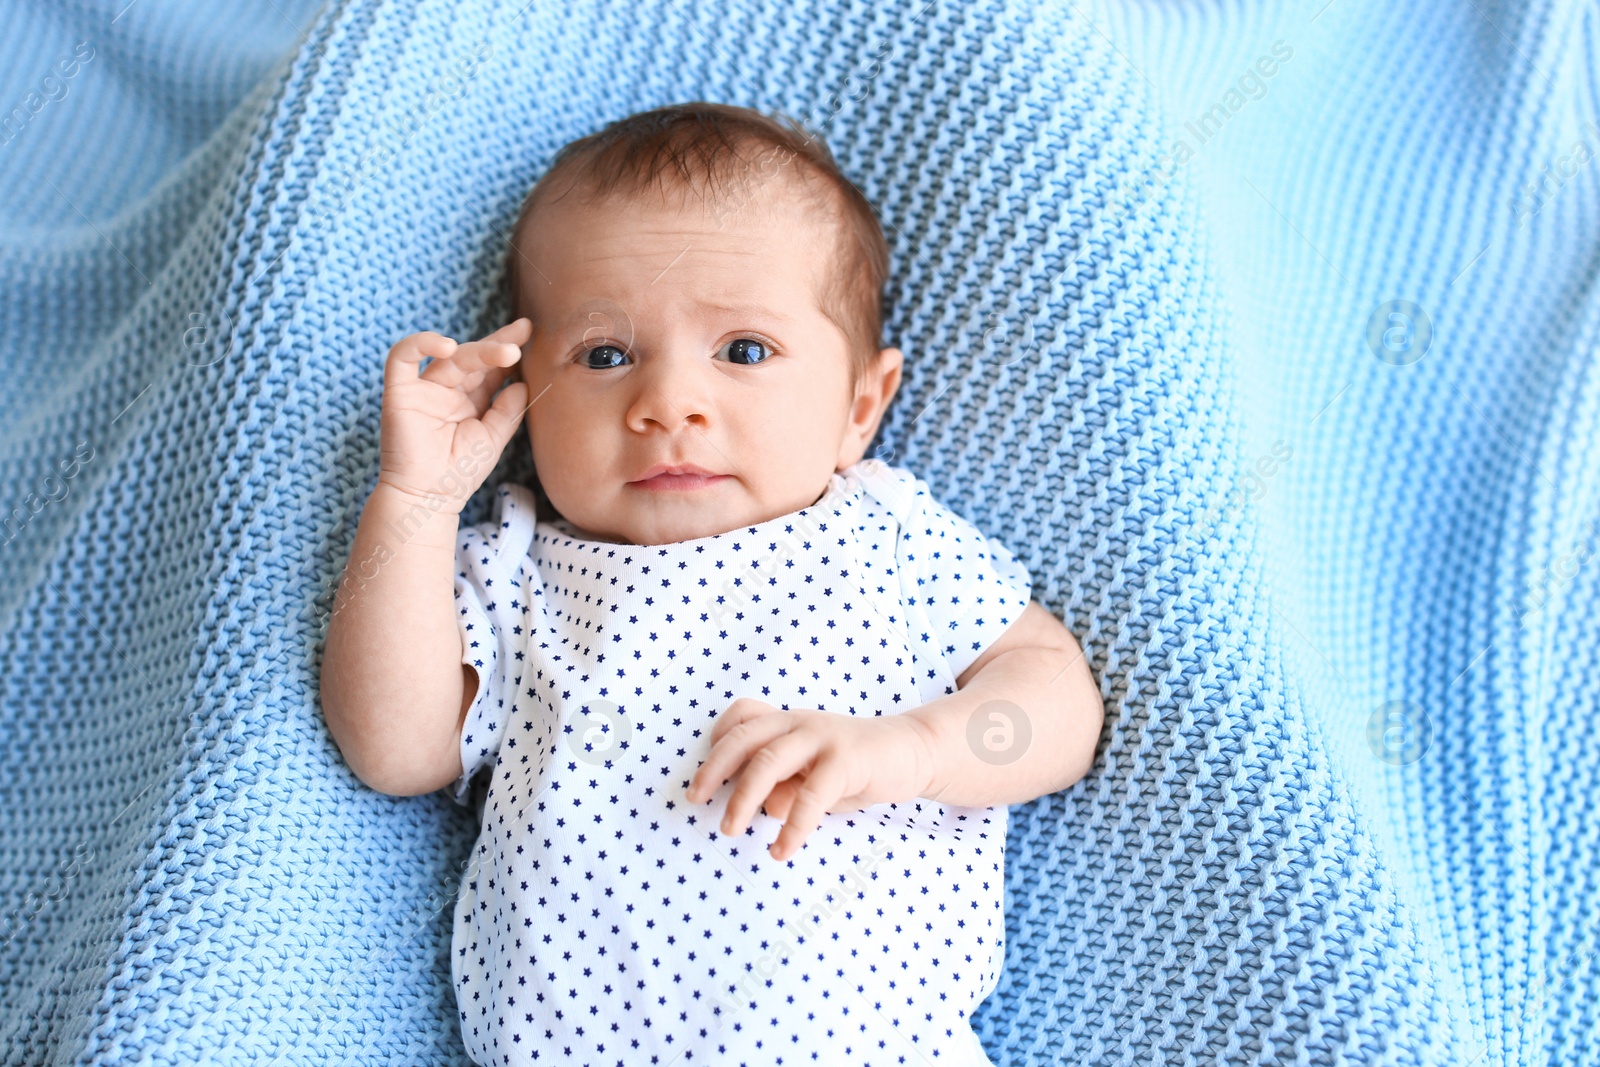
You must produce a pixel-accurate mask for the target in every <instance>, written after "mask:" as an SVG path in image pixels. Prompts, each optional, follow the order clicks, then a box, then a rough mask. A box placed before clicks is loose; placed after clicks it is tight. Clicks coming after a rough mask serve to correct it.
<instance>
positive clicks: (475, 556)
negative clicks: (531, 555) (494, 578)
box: [456, 482, 538, 570]
mask: <svg viewBox="0 0 1600 1067" xmlns="http://www.w3.org/2000/svg"><path fill="white" fill-rule="evenodd" d="M536 510H537V508H536V505H535V503H534V498H533V490H531V489H529V488H528V487H527V486H523V485H518V484H516V483H515V482H503V483H501V484H500V485H499V486H497V487H496V488H495V494H494V504H493V510H492V512H491V514H490V517H489V518H487V519H485V520H484V521H482V522H478V523H472V524H470V525H463V526H462V527H461V529H460V530H459V531H458V532H457V534H456V558H457V560H458V562H460V563H461V565H462V566H463V568H465V569H468V570H474V569H484V568H494V569H499V568H501V567H504V566H505V565H507V564H515V563H517V562H519V561H521V560H522V559H524V558H525V557H526V556H527V555H528V552H529V550H530V549H531V548H532V546H533V538H534V527H535V526H536V525H537V518H538V516H537V514H536Z"/></svg>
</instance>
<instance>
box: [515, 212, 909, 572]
mask: <svg viewBox="0 0 1600 1067" xmlns="http://www.w3.org/2000/svg"><path fill="white" fill-rule="evenodd" d="M578 199H579V198H578V197H576V196H569V197H566V198H565V199H562V200H559V201H556V202H555V203H551V204H546V205H543V206H542V207H541V208H540V209H539V210H538V212H537V214H536V215H535V216H534V217H533V219H531V220H530V224H529V226H528V228H527V229H526V231H525V233H524V235H523V237H522V239H521V241H520V242H519V245H520V249H521V254H522V255H524V256H525V257H526V262H525V263H524V264H523V266H524V267H525V268H526V269H525V270H524V274H525V276H527V277H529V278H531V279H532V281H530V282H528V283H527V284H528V285H529V286H530V288H531V289H532V290H533V291H530V292H529V293H527V294H526V300H527V301H528V304H527V306H528V307H530V308H531V309H532V317H533V320H534V332H533V336H532V337H531V338H530V339H529V341H528V343H527V344H526V345H524V346H523V357H522V365H521V366H522V369H521V373H522V378H523V380H524V381H525V382H527V384H528V397H529V399H530V401H532V404H531V406H530V407H529V409H528V412H527V416H526V425H527V428H528V436H529V441H530V444H531V445H532V448H533V457H534V465H535V468H536V469H537V471H538V474H539V481H540V484H541V485H543V487H544V490H545V493H546V495H548V496H549V498H550V502H551V504H552V505H553V506H554V507H555V509H556V510H557V511H559V512H560V513H561V515H562V516H563V517H564V518H566V520H567V521H568V522H569V523H571V524H572V525H574V526H575V527H577V528H578V529H579V531H580V532H581V534H582V536H584V537H586V538H588V539H591V540H599V541H618V542H624V543H629V544H640V545H647V544H666V543H669V542H673V541H685V540H689V539H692V538H698V537H707V536H710V535H711V534H716V533H725V532H727V531H729V530H733V529H737V528H739V527H741V526H748V525H753V524H755V523H758V522H764V521H766V520H767V519H770V518H776V517H777V516H779V515H784V514H787V513H789V512H792V511H797V510H799V509H800V508H804V507H808V506H810V505H811V504H813V503H815V502H816V501H817V499H818V498H819V497H820V496H821V494H822V492H823V491H824V490H825V489H826V488H827V484H828V480H829V477H830V476H831V475H832V473H833V472H834V471H836V470H842V469H844V468H845V467H848V466H849V465H850V464H852V463H854V462H856V461H857V460H859V459H860V458H861V457H862V455H863V453H864V452H865V449H866V446H867V444H868V442H870V441H871V439H872V436H873V434H874V433H875V432H876V431H877V425H878V421H879V418H880V416H881V415H882V412H883V410H884V408H885V407H886V406H887V404H888V402H889V400H890V399H891V398H892V397H893V394H894V390H895V388H896V387H898V385H899V378H900V353H899V351H898V350H896V349H884V350H882V351H881V352H880V353H878V359H877V361H876V366H875V367H874V368H873V369H871V370H869V371H868V373H866V374H865V375H863V376H862V380H861V382H860V383H859V385H858V387H857V389H856V390H855V391H854V393H853V392H852V390H851V388H850V364H849V351H848V347H847V343H846V339H845V336H844V334H843V333H842V332H841V331H840V330H839V328H838V327H837V326H835V325H834V324H833V323H832V322H831V321H829V320H828V319H827V318H826V317H825V316H824V315H823V314H822V312H821V310H820V309H819V306H818V295H817V294H818V285H819V282H820V280H821V279H822V278H823V277H824V273H823V272H824V271H826V270H830V269H835V268H834V256H833V248H834V244H833V241H834V231H833V230H832V228H831V226H830V225H828V224H827V223H826V221H824V220H819V219H818V218H817V217H816V215H815V214H814V213H813V212H811V211H809V210H807V209H806V208H805V206H804V205H803V203H801V202H799V201H797V200H795V199H794V197H793V194H792V193H786V192H784V191H783V190H782V187H781V183H778V182H767V183H766V184H765V187H764V188H758V189H757V190H756V191H755V193H754V199H753V200H751V201H748V202H746V203H745V204H744V205H743V206H742V208H740V209H737V210H730V211H728V212H727V213H726V214H724V215H723V217H722V224H721V226H720V227H719V225H718V217H717V215H716V213H715V211H716V209H714V208H712V207H709V206H707V205H705V204H704V203H703V202H702V201H700V200H698V199H694V198H692V196H691V197H686V198H678V199H679V200H680V201H682V203H681V206H680V205H679V204H675V203H672V202H669V201H670V198H663V197H657V196H654V195H647V196H645V197H614V198H611V199H610V200H608V201H606V202H603V203H600V204H596V205H588V204H583V203H578V202H576V201H578ZM513 254H516V253H513ZM660 465H670V466H693V467H697V468H699V469H701V470H703V471H706V472H709V474H711V475H713V476H714V477H709V478H707V477H703V476H691V477H682V476H679V477H670V476H669V477H661V478H651V477H650V475H652V474H653V473H654V469H655V468H656V467H658V466H660Z"/></svg>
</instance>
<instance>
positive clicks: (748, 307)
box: [695, 300, 794, 322]
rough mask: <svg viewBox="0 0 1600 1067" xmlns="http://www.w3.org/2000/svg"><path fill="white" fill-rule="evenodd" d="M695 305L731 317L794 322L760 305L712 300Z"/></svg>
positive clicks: (698, 301)
mask: <svg viewBox="0 0 1600 1067" xmlns="http://www.w3.org/2000/svg"><path fill="white" fill-rule="evenodd" d="M695 303H696V304H697V305H698V306H700V307H702V308H705V309H706V310H707V311H724V312H727V313H728V314H730V315H760V316H762V317H764V318H769V319H776V320H778V321H780V322H792V321H794V320H792V319H790V318H789V316H787V315H785V314H783V313H782V312H780V311H774V310H772V309H771V308H768V307H762V306H761V305H760V304H718V303H716V302H714V301H710V300H697V301H695Z"/></svg>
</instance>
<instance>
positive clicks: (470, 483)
mask: <svg viewBox="0 0 1600 1067" xmlns="http://www.w3.org/2000/svg"><path fill="white" fill-rule="evenodd" d="M530 332H531V324H530V323H529V322H528V320H526V319H518V320H517V321H516V322H513V323H511V324H510V325H507V326H504V327H501V328H500V329H499V330H497V331H495V332H494V333H492V334H490V335H489V336H488V337H486V338H484V339H483V340H481V341H474V342H469V343H467V344H463V345H457V344H456V342H455V341H453V340H451V339H450V338H447V337H441V336H440V335H438V334H435V333H418V334H411V335H410V336H408V337H405V338H402V339H401V340H400V341H399V342H398V343H397V344H396V345H395V346H394V347H393V348H392V349H390V351H389V357H388V360H387V362H386V363H385V365H384V388H383V413H382V417H381V430H380V438H381V442H380V446H379V452H380V457H381V458H380V465H381V470H380V472H379V475H378V484H377V486H376V487H374V489H373V491H372V495H371V496H369V497H368V498H367V503H366V507H365V508H364V509H363V510H362V512H361V521H360V524H359V525H358V526H357V528H356V537H355V544H354V545H353V546H352V548H351V552H350V561H349V563H348V564H347V565H346V566H345V571H344V576H343V578H342V579H341V581H340V583H339V590H338V592H337V594H336V596H335V600H334V607H333V617H332V619H331V620H330V621H329V624H328V640H327V645H326V647H325V649H324V651H323V656H322V676H321V689H322V711H323V715H324V717H325V718H326V719H327V722H328V732H329V733H330V734H332V735H333V739H334V741H335V742H336V743H337V744H338V746H339V751H340V752H341V753H343V755H344V758H345V762H347V763H348V764H349V765H350V769H351V770H352V771H354V772H355V774H356V776H357V777H359V778H360V779H361V780H362V781H363V782H365V783H366V784H367V785H369V786H371V787H372V788H374V789H376V790H378V791H380V792H383V793H391V794H395V795H400V796H412V795H415V794H418V793H428V792H432V791H433V790H435V789H438V788H440V787H442V786H445V785H448V784H449V783H450V782H452V781H454V780H455V779H456V778H457V777H459V776H460V774H461V751H460V736H461V724H462V721H463V719H464V718H465V717H466V712H467V709H468V707H469V706H470V704H471V699H472V696H473V694H474V693H475V691H476V689H477V678H476V675H475V674H474V672H473V670H472V668H471V667H469V666H466V665H464V664H462V662H461V652H462V649H461V638H460V636H459V632H458V630H457V627H456V621H455V603H454V571H455V543H456V536H457V534H458V532H459V529H460V513H461V507H462V505H463V504H464V503H465V502H466V499H467V498H468V497H469V496H471V495H472V493H473V492H475V491H476V490H477V488H478V486H480V485H482V484H483V480H484V478H485V477H487V476H488V474H489V472H490V471H491V470H492V469H493V468H494V465H495V463H496V461H497V460H498V459H499V456H500V453H501V452H502V451H503V450H504V448H505V445H506V442H508V441H509V440H510V439H511V435H512V434H514V433H515V432H516V430H517V427H518V425H519V423H520V421H521V411H522V410H523V409H524V401H525V399H526V395H527V386H525V385H523V384H522V383H521V382H513V383H511V384H510V385H508V386H507V387H506V388H505V389H504V390H503V391H502V392H501V393H500V395H499V396H498V397H495V396H494V393H495V390H496V389H498V388H499V387H500V385H501V383H503V382H504V381H505V380H506V377H507V375H508V374H509V368H510V367H511V366H512V365H514V364H515V363H516V362H517V360H518V359H520V358H521V352H520V350H519V347H518V346H519V345H521V344H522V343H524V342H525V341H527V339H528V335H529V333H530ZM426 356H433V357H436V358H435V359H434V361H433V363H431V364H430V365H429V366H428V368H427V369H426V370H424V371H423V372H422V373H421V374H420V375H419V374H418V373H417V371H416V367H417V365H418V364H419V363H421V361H422V359H423V358H424V357H426ZM491 398H493V404H492V406H491V404H490V399H491Z"/></svg>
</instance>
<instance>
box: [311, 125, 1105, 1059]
mask: <svg viewBox="0 0 1600 1067" xmlns="http://www.w3.org/2000/svg"><path fill="white" fill-rule="evenodd" d="M510 263H511V269H510V271H509V278H510V280H511V284H512V309H513V311H514V312H515V313H517V314H518V317H517V318H516V319H514V321H512V322H511V323H509V324H508V325H506V326H503V327H501V328H500V329H499V330H496V331H495V332H494V333H492V334H490V335H489V336H488V337H486V338H484V339H482V340H479V341H473V342H469V343H465V344H457V343H456V342H455V341H453V340H451V339H449V338H446V337H442V336H440V335H438V334H434V333H419V334H413V335H411V336H409V337H406V338H403V339H402V340H401V341H399V342H398V343H397V344H396V345H395V346H394V347H393V348H392V349H391V350H390V353H389V357H388V360H387V362H386V364H385V368H384V391H383V409H382V416H381V441H382V444H381V450H380V452H381V472H380V475H379V478H378V484H377V486H376V487H375V488H374V490H373V492H372V495H371V496H370V498H369V499H368V501H367V504H366V508H365V510H364V511H363V513H362V516H361V521H360V525H359V527H358V530H357V533H356V538H355V545H354V548H353V550H352V554H351V562H350V564H349V565H348V566H347V568H346V573H345V577H344V579H343V581H342V583H341V586H340V590H339V596H338V600H337V601H336V604H335V613H334V617H333V621H332V622H331V624H330V628H329V631H328V640H327V648H326V652H325V655H324V660H323V667H322V702H323V709H324V712H325V714H326V716H327V722H328V728H329V730H330V732H331V733H332V735H333V737H334V739H335V741H336V742H337V743H338V745H339V748H340V750H341V751H342V752H343V754H344V756H345V759H346V760H347V761H348V763H349V765H350V767H351V769H352V770H353V771H354V772H355V773H356V774H357V775H358V776H359V777H360V778H361V780H362V781H363V782H365V783H367V784H368V785H369V786H371V787H373V788H375V789H378V790H381V791H383V792H385V793H391V794H397V795H414V794H419V793H425V792H429V791H431V790H435V789H439V788H441V787H444V786H447V785H450V786H452V792H453V795H454V797H455V799H456V800H457V801H459V802H461V803H463V804H466V803H474V802H475V801H476V800H477V799H478V795H477V794H475V793H474V791H473V788H472V787H473V785H474V784H475V778H476V775H477V772H479V771H480V770H482V771H485V772H487V779H488V781H487V792H486V793H485V794H483V795H482V797H481V801H482V804H483V808H482V828H481V832H480V833H479V836H478V840H477V843H476V845H475V846H474V850H473V853H472V856H471V863H470V865H469V867H468V869H467V870H466V872H465V874H464V876H463V878H462V885H461V893H460V896H459V898H458V900H457V902H456V909H455V927H454V935H453V941H452V951H451V977H452V980H453V982H454V984H455V989H456V997H457V1002H458V1006H459V1009H460V1023H461V1036H462V1039H463V1041H464V1042H465V1044H466V1048H467V1051H468V1052H469V1054H470V1055H471V1056H472V1058H473V1059H474V1060H475V1061H476V1062H478V1063H482V1064H490V1063H494V1064H538V1065H545V1064H575V1065H576V1064H594V1065H601V1064H604V1065H607V1067H609V1065H611V1064H617V1065H626V1067H633V1065H636V1064H658V1065H662V1067H666V1065H669V1064H681V1065H684V1067H694V1065H697V1064H709V1063H717V1064H721V1063H727V1064H749V1065H752V1067H754V1065H757V1064H761V1065H766V1064H791V1063H800V1062H806V1063H821V1064H827V1065H837V1064H850V1065H866V1064H871V1065H878V1064H908V1063H918V1064H934V1065H938V1064H954V1065H986V1064H988V1063H989V1060H988V1058H987V1057H986V1056H985V1055H984V1052H983V1049H982V1047H981V1046H980V1045H979V1044H978V1041H977V1038H976V1036H975V1035H974V1033H973V1031H972V1028H971V1025H970V1019H971V1015H972V1012H973V1009H974V1008H976V1007H977V1005H978V1004H979V1003H980V1002H981V1001H982V1000H983V998H984V997H986V996H988V995H989V993H990V992H991V991H992V990H993V989H994V988H995V985H996V983H997V982H998V980H999V974H1000V969H1001V966H1002V963H1003V960H1004V946H1005V923H1004V916H1003V914H1002V909H1001V901H1002V891H1003V855H1004V846H1005V832H1006V807H1005V806H1006V805H1008V804H1013V803H1021V802H1024V801H1027V800H1031V799H1033V798H1035V797H1038V796H1042V795H1044V794H1047V793H1052V792H1055V791H1057V790H1060V789H1063V788H1065V787H1066V786H1069V785H1071V784H1072V783H1074V782H1076V781H1077V780H1078V779H1079V778H1081V777H1082V776H1083V775H1084V774H1085V773H1086V772H1087V771H1088V769H1089V766H1090V763H1091V761H1092V760H1093V756H1094V750H1095V745H1096V742H1097V740H1098V737H1099V733H1100V727H1101V721H1102V708H1101V699H1100V694H1099V690H1098V687H1097V685H1096V684H1095V681H1094V679H1093V678H1092V676H1091V674H1090V672H1089V670H1088V667H1087V665H1086V663H1085V662H1084V659H1083V656H1082V654H1081V652H1080V651H1079V647H1078V644H1077V642H1076V641H1075V640H1074V639H1073V637H1072V635H1071V634H1070V633H1069V632H1068V631H1067V629H1066V628H1065V627H1064V626H1063V625H1062V624H1061V622H1060V621H1059V620H1058V619H1057V618H1056V617H1055V616H1054V615H1052V614H1051V613H1050V612H1049V611H1047V610H1046V609H1044V608H1043V607H1042V606H1040V605H1039V604H1037V603H1036V602H1033V601H1032V600H1031V593H1032V586H1031V582H1030V579H1029V576H1028V573H1027V571H1026V570H1025V569H1024V568H1023V567H1022V566H1021V565H1020V564H1019V563H1018V561H1017V560H1016V558H1015V557H1014V556H1013V555H1012V554H1011V553H1010V552H1009V551H1007V550H1006V548H1005V547H1003V546H1002V545H1000V544H999V543H997V542H995V541H992V540H990V539H988V538H986V537H985V536H984V535H983V534H981V533H980V532H979V531H978V530H977V529H976V528H975V527H974V526H972V525H971V524H970V523H968V522H966V521H965V520H963V519H962V518H961V517H960V516H958V515H956V514H955V513H954V512H953V511H950V510H948V509H947V508H945V507H944V506H943V505H941V504H940V503H939V502H938V501H936V500H934V499H933V498H932V496H931V495H930V494H929V491H928V487H927V485H926V483H924V482H923V481H922V480H921V479H920V478H917V477H916V476H914V475H913V474H911V473H910V472H909V471H906V470H903V469H900V468H896V467H893V466H891V465H889V464H887V463H885V462H883V461H882V460H880V459H876V458H874V459H864V458H863V455H864V453H865V451H866V449H867V447H868V445H869V444H870V443H871V441H872V439H873V437H874V435H875V434H876V431H877V428H878V425H879V422H880V420H881V418H882V416H883V413H884V411H885V409H886V408H887V406H888V404H889V403H890V401H891V400H892V398H893V396H894V393H895V391H896V390H897V389H898V387H899V383H900V368H901V359H902V356H901V353H900V352H899V351H898V350H897V349H894V348H883V347H880V337H879V333H880V328H881V322H880V317H881V301H882V289H883V285H884V280H885V276H886V274H887V269H888V251H887V246H886V244H885V242H884V238H883V235H882V233H881V231H880V230H879V229H878V225H877V222H876V219H875V217H874V214H873V211H872V209H871V207H870V205H869V204H868V203H867V202H866V200H865V199H864V198H863V197H862V196H861V194H860V192H859V191H858V190H857V189H856V188H855V187H854V186H853V185H852V184H851V183H850V182H849V181H848V180H846V179H845V178H844V177H843V176H842V175H841V174H840V173H839V171H838V169H837V168H836V166H835V164H834V161H833V159H832V157H831V155H830V154H829V152H828V151H827V149H826V147H825V146H823V145H822V144H821V143H820V142H819V141H817V140H816V139H814V138H812V137H808V136H807V135H806V134H805V133H804V131H802V130H800V129H799V128H798V127H797V126H793V125H792V124H791V125H788V126H786V125H782V124H780V123H778V122H776V121H774V120H772V119H769V118H767V117H766V116H763V115H760V114H759V113H757V112H753V111H749V110H746V109H743V108H736V107H728V106H724V105H715V104H704V103H699V104H689V105H684V106H679V107H669V108H662V109H659V110H657V111H652V112H648V113H645V114H641V115H635V116H632V117H629V118H626V119H623V120H620V121H619V122H615V123H612V124H611V125H610V126H608V127H606V128H605V129H604V130H601V131H600V132H599V133H597V134H595V135H593V136H590V137H587V138H584V139H583V140H580V141H577V142H575V143H573V144H571V145H568V146H567V148H566V149H564V150H563V151H562V153H561V154H560V155H559V156H558V157H557V158H556V160H555V162H554V164H553V165H552V167H551V168H550V170H549V172H548V173H547V174H546V175H545V177H544V178H543V179H542V180H541V181H540V182H539V183H538V184H537V185H536V186H535V187H534V188H533V190H532V191H531V193H530V194H529V196H528V198H527V200H526V202H525V203H524V205H523V210H522V212H521V214H520V216H519V218H518V220H517V224H516V226H515V227H514V229H513V233H512V235H511V260H510ZM424 360H431V362H428V363H427V365H426V367H422V364H423V362H424ZM419 368H421V369H420V373H419ZM513 368H516V372H515V373H513ZM518 378H520V380H516V379H518ZM524 413H526V419H525V420H524V418H523V415H524ZM519 425H526V427H527V432H528V437H529V443H530V445H531V448H532V455H533V460H534V467H535V471H536V473H537V481H538V489H539V490H540V491H542V495H540V494H539V493H536V492H535V490H534V489H531V488H529V487H525V486H522V485H514V484H505V485H500V486H499V487H498V488H497V491H496V499H495V503H496V510H495V517H494V518H493V520H491V521H489V522H485V523H482V524H480V525H477V526H472V527H467V528H465V529H462V528H460V525H459V515H460V510H461V508H462V506H463V504H464V503H465V502H466V500H467V498H468V497H469V496H470V495H471V494H472V493H473V492H475V491H476V489H477V488H478V486H479V485H481V484H482V482H483V480H484V478H485V477H486V476H487V474H488V472H489V471H490V470H491V469H492V468H493V467H494V465H495V463H496V462H497V460H498V458H499V456H500V454H501V451H502V450H503V448H504V447H505V445H506V444H507V443H508V442H509V441H510V439H511V438H512V436H513V434H515V433H516V432H517V430H518V427H519ZM452 576H453V577H452ZM458 664H459V667H458Z"/></svg>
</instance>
